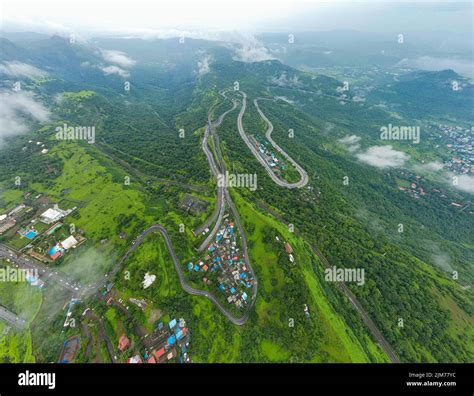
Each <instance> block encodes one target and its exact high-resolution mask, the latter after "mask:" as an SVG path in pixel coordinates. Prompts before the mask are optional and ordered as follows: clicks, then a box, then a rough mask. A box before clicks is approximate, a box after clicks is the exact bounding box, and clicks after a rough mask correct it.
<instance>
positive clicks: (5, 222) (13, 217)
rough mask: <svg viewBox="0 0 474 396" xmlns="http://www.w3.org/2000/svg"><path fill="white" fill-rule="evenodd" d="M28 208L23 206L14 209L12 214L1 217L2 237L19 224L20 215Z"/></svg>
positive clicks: (0, 229)
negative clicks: (18, 217)
mask: <svg viewBox="0 0 474 396" xmlns="http://www.w3.org/2000/svg"><path fill="white" fill-rule="evenodd" d="M25 208H26V205H24V204H21V205H18V206H16V207H15V208H13V209H12V210H11V211H10V212H8V213H5V214H1V215H0V235H2V234H4V233H5V232H7V231H8V230H9V229H10V228H12V227H14V226H15V224H16V223H17V216H18V214H19V213H20V212H21V211H23V210H24V209H25Z"/></svg>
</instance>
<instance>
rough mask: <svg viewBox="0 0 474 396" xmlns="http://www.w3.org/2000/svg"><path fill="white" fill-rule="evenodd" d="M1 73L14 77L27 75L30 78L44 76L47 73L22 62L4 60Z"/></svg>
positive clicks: (0, 66) (0, 68) (0, 65)
mask: <svg viewBox="0 0 474 396" xmlns="http://www.w3.org/2000/svg"><path fill="white" fill-rule="evenodd" d="M0 73H5V74H7V75H9V76H12V77H26V78H29V79H32V78H38V77H44V76H46V75H47V73H46V72H45V71H43V70H41V69H38V68H37V67H34V66H32V65H28V64H27V63H22V62H17V61H13V62H4V63H2V64H0Z"/></svg>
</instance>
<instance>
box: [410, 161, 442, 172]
mask: <svg viewBox="0 0 474 396" xmlns="http://www.w3.org/2000/svg"><path fill="white" fill-rule="evenodd" d="M413 169H414V170H415V171H416V172H418V173H433V172H438V171H440V170H441V169H443V164H442V163H441V162H439V161H432V162H427V163H426V164H416V165H413Z"/></svg>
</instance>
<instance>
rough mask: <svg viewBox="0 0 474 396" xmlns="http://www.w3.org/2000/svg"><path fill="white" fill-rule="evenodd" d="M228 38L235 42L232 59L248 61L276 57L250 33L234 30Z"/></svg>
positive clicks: (261, 60)
mask: <svg viewBox="0 0 474 396" xmlns="http://www.w3.org/2000/svg"><path fill="white" fill-rule="evenodd" d="M229 39H230V41H231V42H234V43H235V44H234V52H235V55H234V57H233V59H234V60H237V61H241V62H247V63H250V62H263V61H267V60H274V59H276V58H275V57H274V56H273V55H272V53H271V52H270V50H269V49H268V48H267V47H265V46H264V45H263V44H262V43H261V42H260V41H259V40H257V39H256V38H255V37H254V36H252V35H250V34H240V33H236V32H234V33H233V34H231V35H230V37H229Z"/></svg>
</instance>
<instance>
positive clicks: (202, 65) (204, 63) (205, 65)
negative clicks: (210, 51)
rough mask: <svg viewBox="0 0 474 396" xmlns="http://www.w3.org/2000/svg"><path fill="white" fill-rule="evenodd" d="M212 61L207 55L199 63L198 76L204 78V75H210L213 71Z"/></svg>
mask: <svg viewBox="0 0 474 396" xmlns="http://www.w3.org/2000/svg"><path fill="white" fill-rule="evenodd" d="M210 61H211V57H210V56H209V55H206V56H205V57H204V58H202V59H201V60H200V61H198V70H197V74H198V75H199V76H203V75H204V74H207V73H209V71H210V70H211V68H210Z"/></svg>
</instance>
